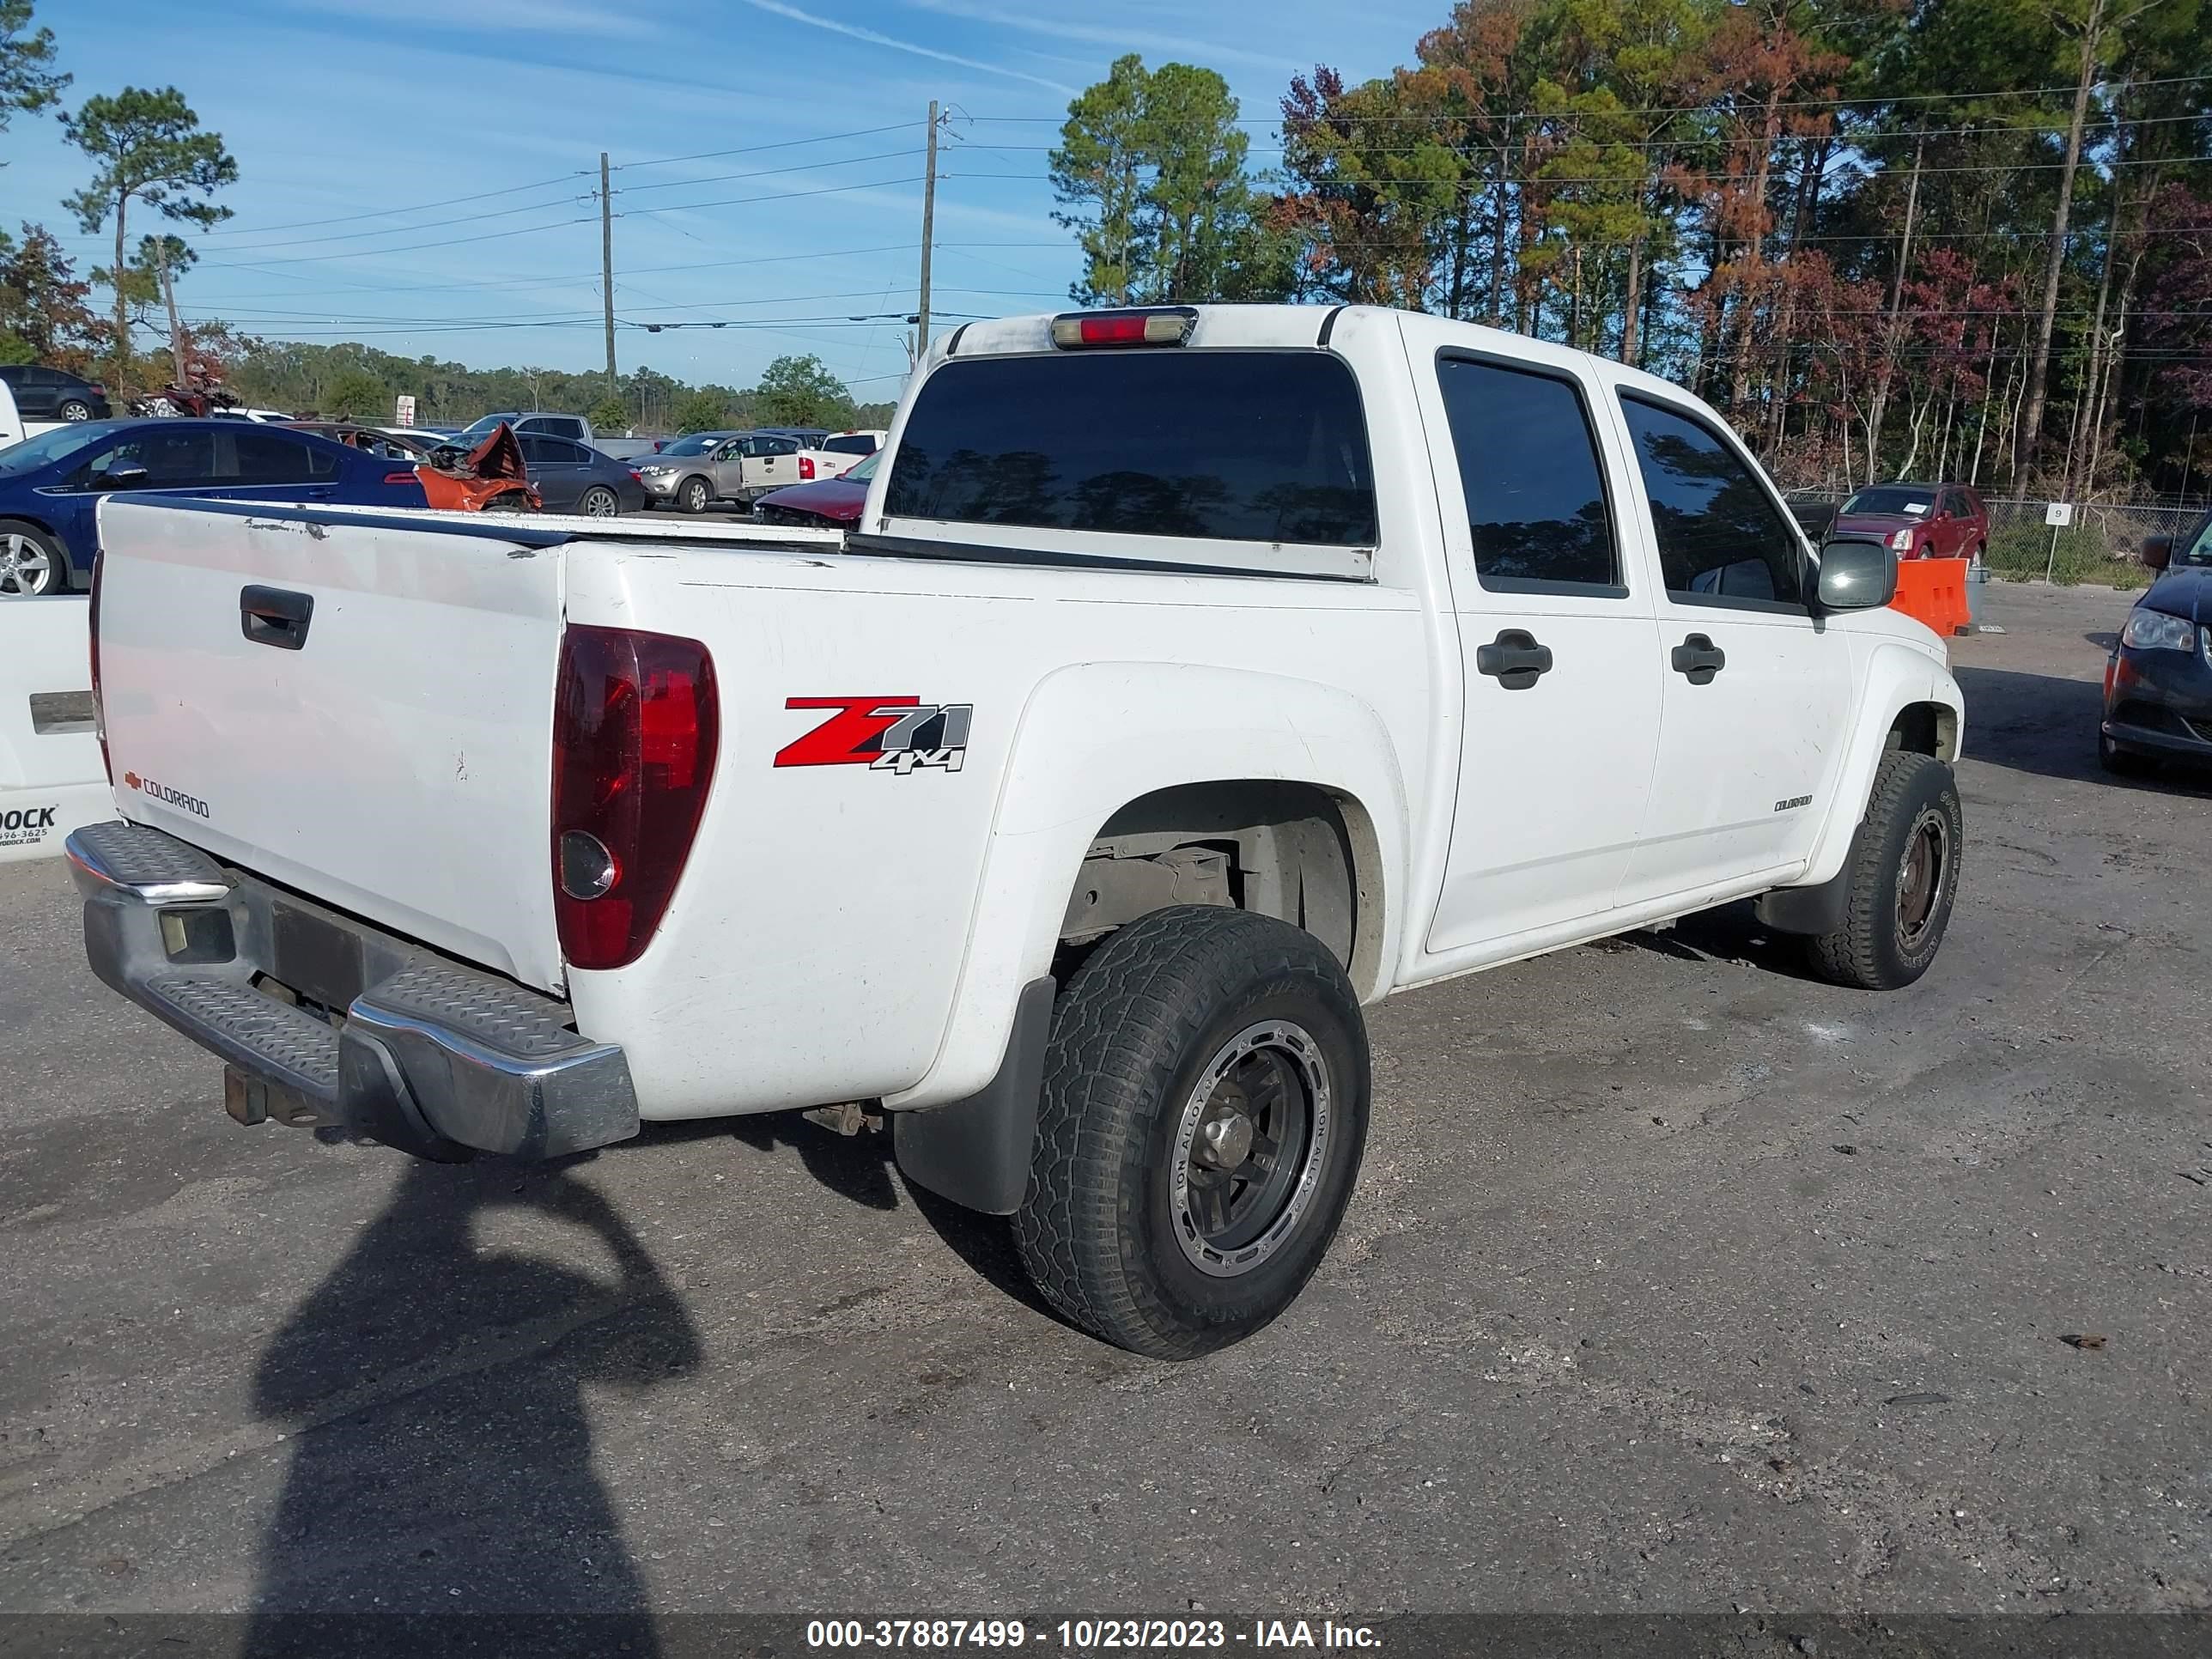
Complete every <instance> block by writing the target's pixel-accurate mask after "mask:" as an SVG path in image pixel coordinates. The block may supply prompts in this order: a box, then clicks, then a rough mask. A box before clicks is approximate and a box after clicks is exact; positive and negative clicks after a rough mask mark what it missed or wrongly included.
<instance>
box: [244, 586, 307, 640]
mask: <svg viewBox="0 0 2212 1659" xmlns="http://www.w3.org/2000/svg"><path fill="white" fill-rule="evenodd" d="M314 616H315V596H314V595H313V594H312V593H295V592H293V591H292V590H291V589H290V588H289V587H241V588H240V589H239V590H238V627H239V631H240V633H242V634H244V635H246V638H247V639H249V640H251V641H253V643H254V644H256V645H273V646H275V647H276V648H277V649H278V650H279V651H297V650H298V649H299V648H300V647H301V646H303V645H305V644H306V643H307V624H308V623H311V622H313V620H314Z"/></svg>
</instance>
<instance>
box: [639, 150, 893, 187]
mask: <svg viewBox="0 0 2212 1659" xmlns="http://www.w3.org/2000/svg"><path fill="white" fill-rule="evenodd" d="M919 154H921V152H920V151H918V150H911V149H886V150H879V151H878V152H877V153H876V154H874V155H844V156H840V157H839V158H838V159H837V160H836V161H794V162H793V163H792V165H791V166H789V167H757V168H755V169H754V170H753V171H752V172H750V173H709V174H708V176H707V177H706V178H704V179H664V180H662V181H661V182H660V183H659V184H657V185H623V187H622V188H621V189H620V190H617V191H616V192H615V194H616V195H617V196H635V195H637V194H638V193H640V192H641V191H648V190H682V189H684V188H685V187H686V186H688V185H720V184H726V183H728V182H729V181H730V180H731V179H769V178H773V177H775V175H776V174H778V173H817V172H819V171H821V169H823V167H858V166H860V164H861V163H862V162H865V161H905V160H907V159H908V157H909V156H913V155H919Z"/></svg>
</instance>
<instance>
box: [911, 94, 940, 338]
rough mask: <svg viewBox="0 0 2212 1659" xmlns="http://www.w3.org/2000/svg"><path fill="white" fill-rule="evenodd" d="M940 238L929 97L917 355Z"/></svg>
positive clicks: (934, 103) (924, 330) (924, 335)
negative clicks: (932, 248) (932, 257)
mask: <svg viewBox="0 0 2212 1659" xmlns="http://www.w3.org/2000/svg"><path fill="white" fill-rule="evenodd" d="M935 240H937V100H935V99H934V98H933V99H931V100H929V165H928V166H927V167H925V168H924V169H923V170H922V180H921V304H920V305H919V306H917V307H915V312H916V313H917V316H916V323H917V325H916V327H915V334H914V357H915V362H921V354H922V353H923V352H925V351H927V350H928V349H929V245H930V244H931V243H932V242H933V241H935Z"/></svg>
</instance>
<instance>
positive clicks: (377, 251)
mask: <svg viewBox="0 0 2212 1659" xmlns="http://www.w3.org/2000/svg"><path fill="white" fill-rule="evenodd" d="M598 217H599V216H598V215H597V214H590V215H586V216H584V217H581V218H576V219H556V220H554V221H553V222H550V224H543V225H523V226H520V227H519V228H516V229H513V230H495V231H489V232H487V233H486V234H483V235H482V236H454V237H449V238H447V240H444V241H441V242H410V243H409V244H408V245H407V246H404V247H379V248H362V249H354V250H351V251H349V252H344V253H311V254H306V255H303V256H301V258H296V259H264V260H262V261H261V262H260V263H259V264H236V265H228V264H220V263H217V262H216V261H213V260H210V261H208V262H206V264H205V265H204V269H207V270H266V269H268V268H269V267H270V266H272V265H313V264H323V263H325V261H327V260H331V259H366V258H374V257H377V256H380V255H383V254H386V253H412V252H416V250H417V249H419V248H428V247H460V246H464V245H465V244H467V243H470V242H496V241H499V240H502V239H503V238H505V237H508V236H530V235H534V234H536V233H538V231H541V230H560V229H562V228H565V227H567V226H569V225H588V224H590V223H591V222H592V221H593V220H594V219H596V218H598Z"/></svg>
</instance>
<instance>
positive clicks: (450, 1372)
mask: <svg viewBox="0 0 2212 1659" xmlns="http://www.w3.org/2000/svg"><path fill="white" fill-rule="evenodd" d="M2128 603H2129V596H2127V595H2124V594H2118V593H2114V592H2108V591H2101V590H2093V589H2074V590H2063V589H2062V590H2050V589H2042V588H2033V587H2030V588H2017V587H2002V586H1999V587H1993V588H1991V589H1990V590H1988V594H1987V599H1986V602H1985V604H1984V619H1985V620H1993V621H1996V622H1997V623H2002V625H2003V626H2004V628H2005V629H2006V630H2007V631H2006V632H2005V633H2003V634H2002V635H1995V634H1985V635H1978V636H1976V637H1974V638H1972V639H1966V640H1960V641H1956V642H1955V645H1954V661H1955V663H1956V665H1957V667H1958V673H1959V678H1960V682H1961V684H1963V685H1964V686H1965V689H1966V698H1967V709H1968V713H1967V739H1966V753H1967V758H1966V760H1965V762H1964V763H1962V765H1961V766H1960V777H1961V781H1962V783H1963V786H1964V793H1965V798H1966V823H1967V841H1968V852H1967V862H1966V872H1965V876H1964V882H1963V886H1962V888H1961V890H1960V897H1959V902H1958V909H1957V915H1956V919H1955V921H1954V923H1953V926H1952V929H1951V933H1950V937H1949V939H1948V943H1947V945H1946V946H1945V949H1944V951H1943V954H1942V958H1941V959H1940V961H1939V962H1938V963H1937V965H1936V968H1935V969H1934V970H1933V971H1932V972H1931V973H1930V975H1929V976H1928V978H1927V979H1926V980H1924V981H1923V982H1922V983H1921V984H1920V985H1919V986H1917V987H1914V988H1913V989H1911V990H1910V991H1907V992H1905V993H1901V994H1893V995H1870V994H1860V993H1852V992H1849V991H1844V990H1839V989H1836V988H1833V987H1827V986H1825V985H1822V984H1820V983H1817V982H1815V981H1812V980H1811V979H1809V978H1808V977H1807V976H1806V975H1803V974H1802V972H1801V971H1799V969H1797V968H1796V965H1795V960H1794V957H1792V956H1791V954H1790V951H1788V950H1787V949H1785V948H1784V946H1783V945H1782V944H1780V943H1779V942H1777V941H1773V940H1771V939H1766V938H1765V937H1764V936H1763V935H1762V934H1761V933H1760V932H1759V929H1758V928H1757V927H1756V926H1755V924H1754V923H1753V921H1751V920H1750V918H1749V916H1748V915H1747V912H1746V911H1744V910H1743V909H1741V908H1737V909H1733V910H1729V911H1726V912H1722V913H1718V914H1716V915H1710V916H1707V917H1703V918H1698V919H1693V920H1692V921H1686V922H1685V923H1683V924H1681V925H1680V926H1678V927H1675V928H1674V929H1673V930H1671V931H1668V932H1664V933H1651V934H1638V935H1635V936H1632V937H1631V938H1627V939H1619V940H1613V941H1609V942H1607V943H1606V944H1604V945H1598V946H1594V947H1590V948H1586V949H1581V950H1576V951H1568V952H1565V953H1563V954H1559V955H1557V956H1553V957H1547V958H1545V959H1542V960H1540V961H1536V962H1532V963H1525V964H1522V965H1520V966H1516V967H1513V968H1509V969H1501V970H1498V971H1496V972H1492V973H1488V974H1483V975H1476V976H1474V977H1471V978H1468V979H1463V980H1460V981H1455V982H1453V983H1450V984H1448V985H1445V986H1443V987H1437V988H1435V989H1431V990H1427V991H1423V992H1417V993H1413V994H1408V995H1406V996H1404V997H1401V998H1398V999H1396V1000H1393V1001H1391V1002H1390V1003H1389V1004H1387V1005H1386V1006H1383V1007H1382V1008H1380V1009H1377V1010H1376V1011H1374V1012H1373V1016H1372V1018H1373V1028H1374V1037H1375V1044H1376V1109H1375V1123H1374V1129H1373V1133H1372V1137H1371V1140H1370V1148H1369V1152H1368V1158H1367V1164H1366V1170H1365V1173H1364V1176H1363V1177H1362V1180H1361V1182H1360V1186H1359V1189H1358V1194H1357V1196H1356V1197H1355V1199H1354V1200H1353V1203H1352V1209H1351V1212H1350V1214H1349V1217H1348V1218H1347V1220H1346V1225H1345V1227H1344V1230H1343V1232H1342V1234H1341V1235H1340V1237H1339V1239H1338V1241H1337V1243H1336V1246H1335V1249H1334V1251H1333V1253H1332V1255H1331V1256H1330V1259H1329V1261H1328V1263H1327V1265H1326V1266H1325V1267H1323V1268H1322V1272H1321V1273H1320V1275H1319V1277H1318V1278H1317V1279H1316V1280H1315V1282H1314V1283H1313V1285H1311V1287H1310V1289H1309V1290H1308V1291H1307V1292H1306V1294H1305V1296H1304V1297H1303V1299H1302V1300H1301V1301H1300V1302H1299V1303H1298V1304H1297V1306H1296V1307H1295V1308H1294V1309H1293V1310H1291V1312H1290V1313H1289V1314H1288V1315H1287V1316H1285V1317H1284V1318H1283V1319H1281V1320H1280V1321H1279V1322H1277V1323H1276V1324H1275V1325H1274V1326H1273V1328H1270V1329H1269V1330H1267V1332H1265V1333H1263V1334H1261V1335H1260V1336H1258V1337H1257V1338H1255V1339H1254V1340H1250V1341H1249V1342H1247V1343H1244V1344H1243V1345H1242V1346H1238V1347H1236V1348H1234V1349H1232V1350H1231V1351H1229V1352H1225V1353H1222V1354H1219V1355H1218V1356H1215V1357H1213V1358H1209V1359H1206V1360H1204V1361H1200V1362H1198V1363H1195V1364H1187V1365H1181V1366H1176V1365H1165V1364H1154V1363H1152V1362H1148V1361H1145V1360H1140V1359H1137V1358H1132V1357H1130V1356H1129V1355H1127V1354H1124V1353H1121V1352H1117V1351H1115V1350H1113V1349H1110V1348H1107V1347H1104V1346H1100V1345H1099V1344H1098V1343H1097V1342H1095V1341H1093V1340H1091V1339H1089V1338H1087V1337H1085V1336H1083V1335H1081V1334H1078V1333H1076V1332H1074V1331H1073V1330H1070V1329H1068V1328H1065V1327H1064V1326H1062V1325H1060V1324H1059V1323H1057V1322H1055V1321H1054V1319H1053V1318H1052V1317H1050V1316H1048V1314H1047V1313H1045V1312H1044V1311H1042V1310H1041V1308H1040V1307H1039V1306H1038V1305H1036V1304H1035V1302H1034V1301H1033V1299H1032V1298H1031V1297H1030V1296H1029V1294H1028V1293H1027V1291H1025V1290H1024V1287H1023V1285H1022V1284H1021V1282H1020V1279H1019V1276H1018V1270H1017V1268H1016V1267H1015V1265H1014V1262H1013V1260H1012V1254H1011V1251H1010V1249H1009V1246H1008V1244H1007V1242H1006V1237H1005V1235H1004V1231H1003V1230H1002V1228H1001V1227H1000V1225H998V1224H995V1223H989V1222H986V1221H983V1220H980V1219H978V1218H973V1217H969V1216H968V1215H966V1214H964V1213H963V1212H959V1211H957V1210H955V1209H952V1208H951V1207H950V1206H945V1205H943V1204H941V1203H939V1202H937V1201H935V1200H931V1199H930V1198H929V1197H928V1196H927V1194H919V1193H917V1192H915V1191H914V1190H913V1189H911V1188H908V1186H907V1185H906V1184H905V1183H904V1182H902V1180H901V1179H900V1178H899V1176H898V1175H897V1173H896V1170H895V1169H894V1168H893V1167H892V1165H891V1164H890V1161H889V1156H888V1148H887V1146H886V1145H885V1144H884V1141H883V1140H882V1139H878V1138H874V1137H862V1138H859V1139H838V1138H836V1137H834V1136H832V1135H830V1134H829V1133H826V1132H824V1131H822V1130H818V1129H817V1128H815V1127H813V1126H811V1125H810V1124H808V1123H806V1122H805V1121H802V1120H800V1119H798V1118H796V1117H776V1118H771V1119H754V1120H739V1121H735V1122H732V1123H721V1124H709V1125H698V1126H688V1127H682V1128H679V1129H661V1130H652V1131H648V1133H647V1134H646V1135H645V1136H644V1137H643V1138H642V1139H641V1140H639V1141H636V1142H634V1143H631V1144H629V1145H627V1146H621V1147H617V1148H614V1149H611V1150H609V1151H607V1152H604V1153H602V1154H600V1155H599V1156H597V1157H594V1158H586V1159H583V1160H580V1161H576V1162H574V1163H571V1164H566V1165H563V1166H562V1167H559V1168H553V1169H546V1168H523V1167H517V1166H513V1165H499V1164H489V1163H485V1164H476V1165H472V1166H469V1167H466V1168H459V1169H451V1168H437V1167H432V1166H428V1165H422V1164H410V1163H409V1162H408V1161H407V1160H405V1159H404V1158H401V1157H400V1156H398V1155H397V1154H394V1153H390V1152H384V1151H381V1150H380V1149H374V1148H367V1147H355V1146H327V1145H323V1144H319V1142H318V1141H317V1140H316V1139H314V1138H313V1135H312V1134H309V1133H302V1132H298V1131H290V1130H286V1129H283V1128H279V1127H274V1126H270V1127H263V1128H259V1129H254V1130H246V1129H241V1128H240V1127H236V1126H234V1124H232V1123H231V1122H230V1121H229V1120H228V1118H226V1117H225V1116H224V1115H223V1112H222V1104H221V1089H220V1078H219V1068H218V1067H217V1066H216V1063H215V1062H214V1061H213V1060H210V1058H209V1057H207V1056H206V1055H205V1054H203V1053H201V1052H200V1051H199V1050H197V1048H193V1047H192V1046H191V1045H190V1044H188V1043H187V1042H185V1041H184V1040H183V1039H182V1038H180V1037H178V1036H174V1035H173V1034H171V1033H169V1032H168V1031H167V1030H165V1029H164V1028H162V1027H161V1026H159V1025H157V1024H155V1022H154V1021H153V1020H151V1019H150V1018H148V1017H146V1016H144V1015H143V1014H141V1013H140V1012H137V1010H136V1009H134V1008H132V1007H131V1006H128V1005H126V1004H125V1003H123V1002H122V1001H120V1000H118V999H117V998H115V997H114V996H112V995H111V994H108V993H107V992H106V991H105V990H104V989H103V988H102V987H100V986H99V985H97V984H96V983H95V982H94V981H93V979H92V978H91V976H90V975H89V974H88V972H87V971H86V969H85V968H84V966H83V963H82V951H81V946H80V943H79V939H78V936H77V907H76V900H75V898H74V896H73V895H72V892H71V890H70V885H69V883H68V880H67V879H66V877H65V875H64V872H63V871H62V870H61V869H60V868H59V867H58V866H56V865H53V864H51V863H50V864H45V865H35V866H13V867H9V868H7V869H4V870H0V1075H4V1081H5V1087H4V1089H0V1282H4V1284H5V1285H6V1289H5V1291H4V1294H0V1611H10V1612H19V1613H20V1612H25V1611H32V1610H41V1611H49V1612H67V1611H102V1612H115V1613H122V1612H131V1611H139V1612H158V1613H170V1614H173V1613H191V1612H216V1611H228V1612H240V1611H246V1610H255V1611H257V1612H258V1613H263V1614H266V1613H271V1612H277V1611H283V1610H286V1609H310V1610H319V1611H330V1612H351V1611H359V1610H364V1609H369V1608H386V1609H394V1608H396V1609H403V1610H417V1611H422V1610H428V1611H437V1612H443V1611H447V1610H458V1609H477V1610H485V1609H520V1608H537V1609H551V1610H578V1611H585V1610H591V1611H617V1612H619V1611H643V1610H650V1611H651V1612H652V1613H654V1614H656V1615H666V1614H671V1613H681V1612H687V1611H688V1612H704V1611H715V1612H727V1611H739V1610H741V1611H749V1612H770V1611H773V1612H781V1613H800V1614H815V1613H841V1612H856V1613H869V1614H871V1615H872V1614H873V1613H877V1612H881V1611H883V1610H884V1609H887V1608H888V1609H894V1610H897V1611H902V1612H908V1613H951V1612H961V1613H968V1614H970V1615H973V1616H982V1615H987V1614H989V1615H996V1614H1003V1613H1018V1612H1020V1611H1022V1610H1024V1609H1025V1608H1027V1609H1036V1608H1041V1607H1057V1608H1060V1609H1062V1610H1064V1611H1066V1612H1068V1613H1079V1612H1091V1613H1156V1614H1163V1615H1175V1614H1182V1613H1188V1612H1189V1611H1191V1610H1201V1611H1212V1612H1218V1613H1230V1612H1238V1613H1270V1614H1272V1613H1297V1614H1298V1615H1300V1616H1304V1617H1307V1618H1319V1617H1321V1616H1322V1615H1324V1614H1329V1613H1335V1614H1361V1615H1374V1614H1378V1613H1391V1612H1398V1611H1407V1610H1411V1611H1417V1612H1424V1613H1439V1612H1447V1611H1469V1610H1487V1611H1497V1610H1535V1609H1542V1610H1545V1611H1548V1612H1576V1611H1589V1612H1595V1611H1608V1612H1639V1613H1658V1612H1675V1611H1694V1612H1700V1613H1716V1614H1729V1613H1746V1614H1748V1615H1752V1616H1758V1615H1762V1614H1766V1613H1782V1612H1805V1611H1808V1610H1812V1611H1819V1610H1827V1611H1833V1612H1844V1611H1857V1610H1868V1609H1872V1610H1875V1611H1887V1612H1891V1613H1990V1612H1996V1611H2007V1610H2009V1611H2015V1612H2033V1613H2051V1612H2059V1611H2063V1612H2068V1613H2093V1612H2100V1611H2116V1610H2124V1611H2134V1612H2145V1611H2154V1610H2167V1609H2179V1608H2201V1607H2205V1606H2207V1605H2208V1604H2212V1468H2208V1464H2207V1461H2206V1457H2207V1454H2206V1448H2207V1446H2208V1445H2212V1401H2208V1388H2212V1383H2208V1379H2212V1319H2208V1317H2207V1315H2208V1312H2212V1243H2208V1240H2212V1120H2208V1117H2207V1114H2206V1109H2205V1089H2206V1084H2207V1079H2208V1060H2207V1053H2208V1048H2207V1044H2206V1042H2205V1041H2204V1037H2203V1017H2202V1013H2201V1010H2202V1008H2203V1006H2204V1002H2205V985H2206V981H2207V977H2208V966H2212V964H2208V962H2207V957H2206V954H2205V947H2204V944H2203V941H2204V940H2205V939H2207V938H2208V937H2212V890H2208V886H2207V884H2206V883H2205V882H2204V880H2203V873H2202V872H2203V868H2204V866H2205V861H2206V855H2207V853H2208V852H2209V851H2212V832H2208V819H2207V810H2208V809H2207V801H2208V799H2212V795H2208V792H2207V791H2206V790H2205V789H2204V788H2203V787H2199V786H2197V785H2193V784H2190V783H2185V782H2176V781H2172V780H2160V781H2149V782H2145V783H2135V782H2119V781H2113V780H2108V779H2106V778H2105V777H2104V776H2103V775H2101V774H2100V773H2099V772H2098V771H2097V769H2096V767H2095V762H2094V757H2093V732H2094V725H2095V720H2096V714H2097V706H2098V690H2097V682H2098V678H2099V675H2100V671H2101V668H2102V664H2103V659H2104V649H2105V643H2106V641H2108V640H2109V636H2110V630H2112V629H2114V628H2116V627H2117V626H2118V623H2119V620H2120V618H2121V617H2122V616H2123V615H2124V612H2125V610H2126V607H2127V605H2128ZM427 855H435V849H426V856H427Z"/></svg>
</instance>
